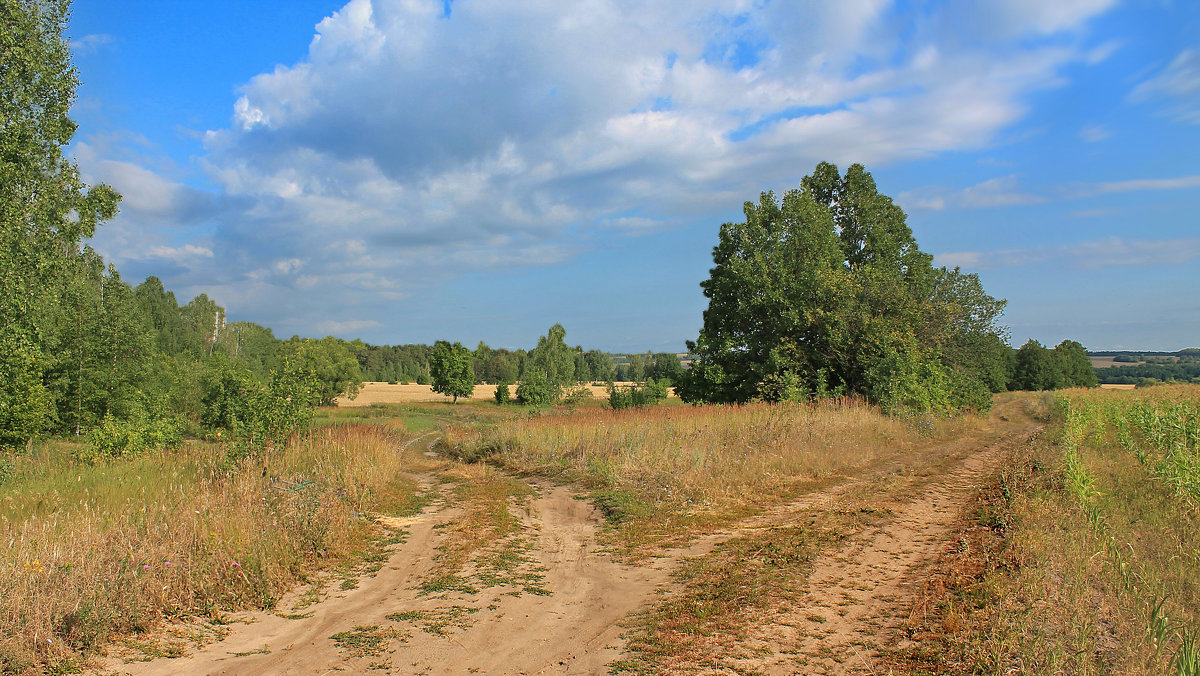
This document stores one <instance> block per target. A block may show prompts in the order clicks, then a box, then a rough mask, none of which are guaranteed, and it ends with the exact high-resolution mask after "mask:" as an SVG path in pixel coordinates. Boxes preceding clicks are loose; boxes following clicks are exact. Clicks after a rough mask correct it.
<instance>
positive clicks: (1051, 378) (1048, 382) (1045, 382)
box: [1013, 338, 1065, 390]
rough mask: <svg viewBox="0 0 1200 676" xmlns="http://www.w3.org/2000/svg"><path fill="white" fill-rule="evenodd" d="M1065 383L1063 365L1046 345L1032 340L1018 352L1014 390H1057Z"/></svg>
mask: <svg viewBox="0 0 1200 676" xmlns="http://www.w3.org/2000/svg"><path fill="white" fill-rule="evenodd" d="M1064 382H1065V378H1064V376H1063V372H1062V363H1061V362H1060V361H1059V360H1058V358H1057V357H1055V355H1054V353H1053V352H1051V351H1050V350H1047V349H1046V347H1045V346H1044V345H1042V344H1041V343H1039V342H1038V341H1036V340H1034V339H1032V338H1030V339H1029V340H1028V341H1027V342H1026V343H1025V344H1024V345H1022V346H1021V348H1020V349H1019V350H1017V358H1016V365H1015V367H1014V369H1013V385H1014V389H1018V390H1057V389H1058V388H1060V387H1062V386H1063V384H1064Z"/></svg>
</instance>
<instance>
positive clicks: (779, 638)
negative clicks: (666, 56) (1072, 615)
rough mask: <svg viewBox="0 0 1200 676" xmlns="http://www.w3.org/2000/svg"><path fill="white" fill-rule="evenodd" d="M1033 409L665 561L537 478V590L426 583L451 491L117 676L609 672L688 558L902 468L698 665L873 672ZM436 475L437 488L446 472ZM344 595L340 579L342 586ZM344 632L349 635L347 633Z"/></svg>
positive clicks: (529, 566)
mask: <svg viewBox="0 0 1200 676" xmlns="http://www.w3.org/2000/svg"><path fill="white" fill-rule="evenodd" d="M1018 406H1019V403H1018V402H1015V401H1008V402H1006V403H1005V404H1003V405H1002V406H1000V407H998V409H997V410H996V411H994V412H993V415H992V418H991V423H990V424H989V426H988V428H987V429H986V430H984V431H983V432H981V433H979V434H978V435H976V437H974V438H973V439H968V440H965V441H964V442H963V443H962V444H960V445H959V446H957V447H956V448H954V449H949V450H948V451H947V452H946V453H942V454H926V455H925V457H924V458H922V459H921V460H920V461H919V462H918V461H916V460H913V461H910V462H909V463H908V464H904V462H902V461H896V463H899V464H896V463H893V464H892V465H883V466H880V467H877V468H874V469H872V470H871V471H867V472H862V473H859V474H858V475H856V476H853V477H844V478H843V479H842V480H840V481H835V482H831V483H830V484H829V485H827V486H825V487H823V488H821V489H820V490H816V491H814V492H811V493H809V494H808V495H806V496H803V497H802V498H800V499H798V500H797V501H795V502H793V503H789V504H786V505H781V506H779V507H777V508H773V509H771V510H768V511H767V512H765V513H764V514H762V515H759V516H757V517H754V518H752V519H748V520H746V521H744V522H742V523H740V524H737V525H736V527H733V528H730V529H728V530H726V531H724V532H721V533H717V534H712V535H709V536H706V537H704V538H701V539H699V540H696V541H693V542H692V543H691V544H690V545H689V546H687V547H686V548H682V549H678V550H675V551H673V552H671V553H668V555H667V556H664V557H660V558H658V559H653V560H650V561H646V562H643V563H641V564H637V565H634V564H630V563H627V562H623V561H620V560H618V559H616V558H615V557H614V556H613V555H612V554H610V553H609V552H607V551H603V550H602V549H601V548H600V546H599V545H598V544H597V534H598V531H599V530H600V528H601V527H602V525H603V523H602V519H601V516H600V514H599V513H598V512H597V511H596V510H595V509H594V508H593V507H592V506H591V505H590V504H589V503H588V502H586V501H583V500H580V499H578V498H577V497H576V496H575V495H574V494H573V493H572V491H571V490H570V489H569V488H568V487H563V486H546V485H535V486H534V488H535V490H536V492H537V495H536V497H534V498H533V499H531V500H529V501H528V502H526V503H524V504H523V505H521V504H515V503H514V504H513V506H512V509H513V510H514V512H516V513H519V514H520V516H521V518H522V523H523V529H524V533H523V540H524V542H525V543H526V549H525V550H524V554H523V557H524V559H523V560H521V561H519V562H517V563H516V564H514V565H516V567H517V569H519V571H523V574H526V575H529V576H530V578H529V579H537V580H538V581H537V583H536V584H535V585H530V586H526V587H524V588H522V587H521V586H520V585H516V586H514V585H513V584H502V583H497V584H494V585H492V586H488V585H475V588H473V589H462V590H447V591H440V592H437V593H430V592H429V590H428V589H424V590H423V589H422V583H423V582H425V581H427V579H428V575H429V573H430V571H431V569H432V568H433V565H434V557H435V556H436V555H437V546H438V543H439V538H440V537H442V534H441V531H442V530H443V528H444V526H445V525H446V524H449V523H451V522H453V521H454V520H455V519H458V518H461V517H462V514H463V513H462V511H461V510H460V509H459V508H457V507H456V506H454V504H453V502H452V501H449V500H445V499H437V500H434V501H433V503H432V504H430V505H429V506H428V507H426V508H425V509H424V510H423V511H422V512H421V513H420V514H418V515H417V516H415V517H410V518H408V519H405V520H399V521H396V520H393V521H391V522H389V523H387V524H386V525H388V526H391V527H403V528H404V530H405V531H406V532H407V537H406V538H405V539H404V541H403V542H402V543H400V544H397V545H395V546H394V547H393V549H392V550H391V553H390V558H389V559H388V560H387V562H386V563H385V564H384V566H383V567H382V569H380V570H379V571H378V572H377V573H375V574H373V575H364V576H362V577H361V578H359V579H358V581H357V587H355V588H352V589H346V590H344V591H343V590H336V591H330V593H329V594H328V595H327V596H326V597H325V598H323V599H322V600H320V601H319V602H317V603H315V604H313V605H311V606H308V607H306V608H303V609H302V610H303V611H302V612H300V611H297V612H294V613H288V612H286V611H285V610H282V609H290V608H293V607H295V605H296V602H297V599H298V598H299V594H300V592H301V591H302V590H298V591H297V594H296V596H295V597H294V598H289V599H284V600H283V601H282V602H281V603H280V604H279V608H280V609H281V610H280V611H279V612H278V613H265V612H263V613H247V614H243V615H240V616H237V617H235V618H234V619H235V622H234V624H232V625H231V626H230V627H228V629H229V631H228V633H227V634H226V635H225V636H224V638H223V639H221V640H219V641H217V642H214V643H210V644H208V645H205V646H203V647H200V648H196V649H194V650H192V651H191V652H190V654H187V655H185V656H182V657H174V658H156V659H151V660H150V661H146V662H128V663H126V662H124V661H123V660H122V659H121V658H122V657H123V658H124V659H130V657H134V658H138V659H144V658H145V656H144V655H132V656H131V655H129V654H125V655H116V654H114V655H112V656H111V657H109V658H108V662H107V663H106V664H105V665H103V668H102V671H103V672H104V673H128V674H139V675H140V674H145V675H151V674H162V675H167V674H329V673H335V672H342V673H381V674H470V673H480V674H603V673H607V671H608V667H607V665H608V664H609V663H611V662H613V661H614V660H617V659H619V658H620V657H621V656H622V652H623V649H624V643H623V641H622V637H621V634H622V632H623V631H625V630H624V629H623V628H622V626H621V622H622V620H624V619H625V618H627V617H629V616H630V615H631V614H632V613H634V612H635V611H637V610H638V609H639V608H643V607H646V606H647V604H649V603H651V602H652V601H654V600H655V599H656V598H657V597H658V596H657V595H658V594H666V593H670V592H671V590H672V589H673V587H674V583H673V582H672V579H671V575H670V573H671V571H672V570H673V569H675V567H676V566H677V565H678V564H679V562H680V561H681V560H682V559H683V558H685V557H691V556H703V555H705V554H706V553H708V552H709V551H711V550H712V548H713V547H714V546H715V545H716V544H717V543H719V542H721V541H723V540H725V539H728V538H730V537H734V536H736V535H739V534H744V533H749V532H751V531H755V530H758V529H762V528H764V527H767V526H770V525H778V524H786V523H788V522H789V520H792V519H797V518H801V515H803V514H805V513H806V512H805V510H810V509H813V508H815V507H818V506H820V505H829V504H833V503H834V502H836V501H838V500H844V499H847V497H848V496H852V495H855V494H856V493H855V491H856V490H859V489H861V488H862V487H863V486H867V485H871V484H872V482H875V483H876V484H878V482H881V481H886V480H888V478H889V477H897V476H899V477H903V479H904V480H903V481H898V482H896V486H897V488H896V489H895V490H893V491H891V492H888V493H886V494H885V495H884V496H883V497H882V498H881V499H882V500H884V501H885V502H887V506H888V516H887V517H886V518H884V519H883V520H882V522H879V523H876V524H874V525H872V526H870V527H868V528H866V529H864V530H863V531H860V532H859V533H858V534H857V535H855V536H854V537H852V538H850V539H849V540H846V541H844V542H842V544H841V545H839V546H837V547H835V548H834V549H832V550H830V551H827V552H823V553H822V555H821V556H820V557H818V560H817V561H816V564H815V568H814V570H813V572H812V574H811V576H810V577H809V579H808V582H807V586H806V587H805V593H804V595H803V597H802V600H801V602H800V603H797V604H795V605H794V606H792V607H788V608H782V609H777V610H776V611H775V612H774V613H773V614H771V615H770V616H769V617H765V618H763V621H762V623H761V624H759V625H758V626H754V627H751V628H750V630H749V631H748V632H747V633H746V635H745V636H743V637H742V638H741V639H740V640H739V641H737V650H735V651H733V652H732V653H731V654H730V655H729V656H728V659H724V660H722V661H721V663H720V665H712V664H709V665H707V666H706V665H696V667H695V669H688V670H687V673H727V674H735V673H756V674H796V673H830V674H840V673H874V668H875V667H876V664H877V659H878V655H879V651H880V648H881V646H885V645H889V644H891V645H895V644H897V642H899V641H901V640H902V635H901V632H899V630H898V629H899V625H900V623H901V620H902V619H903V618H902V617H901V615H902V613H903V612H904V609H905V608H907V607H909V605H910V604H909V600H910V598H911V596H912V594H914V593H916V591H915V588H916V583H917V581H919V580H920V579H921V573H922V567H923V566H925V565H927V564H928V563H929V562H930V561H932V560H933V558H934V557H935V555H936V554H937V552H938V551H939V547H941V546H944V544H945V540H946V538H948V537H950V534H951V532H952V528H953V526H954V524H955V522H956V520H957V519H958V518H959V516H960V510H961V508H962V506H963V505H964V504H966V501H967V500H968V499H969V497H970V496H971V494H972V490H973V487H974V486H976V485H978V483H979V481H980V480H981V479H982V478H983V477H985V476H987V475H988V474H989V473H990V472H992V471H993V470H994V469H995V467H996V464H997V463H998V462H999V459H1000V458H1001V453H1002V450H1003V449H1004V447H1005V446H1007V445H1009V444H1015V443H1023V442H1024V441H1025V440H1026V439H1027V438H1028V437H1029V435H1030V434H1032V433H1033V432H1034V431H1035V430H1036V425H1035V423H1034V422H1033V421H1030V420H1028V419H1026V418H1024V416H1023V415H1021V414H1020V412H1019V409H1018ZM420 479H421V480H422V483H424V484H425V485H427V486H433V487H436V486H437V485H438V482H437V481H436V480H435V478H434V477H432V476H423V477H420ZM331 586H332V587H333V588H334V589H336V585H331ZM334 637H341V638H340V640H337V639H335V638H334Z"/></svg>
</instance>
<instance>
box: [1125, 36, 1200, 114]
mask: <svg viewBox="0 0 1200 676" xmlns="http://www.w3.org/2000/svg"><path fill="white" fill-rule="evenodd" d="M1129 98H1130V100H1132V101H1147V100H1151V99H1159V98H1165V99H1168V100H1169V101H1171V105H1170V110H1171V113H1172V115H1173V116H1174V117H1175V118H1176V119H1177V120H1180V121H1182V122H1190V123H1192V124H1200V48H1192V49H1185V50H1183V51H1181V52H1180V53H1179V55H1178V56H1176V57H1175V59H1174V60H1173V61H1171V63H1170V65H1168V66H1167V67H1166V68H1164V69H1163V70H1162V71H1161V72H1159V73H1158V74H1157V75H1155V76H1153V77H1151V78H1150V79H1148V80H1146V81H1144V82H1142V83H1141V84H1139V85H1138V86H1137V87H1135V88H1134V89H1133V91H1132V92H1130V94H1129Z"/></svg>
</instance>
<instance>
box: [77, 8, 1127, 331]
mask: <svg viewBox="0 0 1200 676" xmlns="http://www.w3.org/2000/svg"><path fill="white" fill-rule="evenodd" d="M1109 4H1111V3H1109V2H1107V1H1106V0H1090V1H1084V0H1076V1H1071V2H1068V1H1065V0H1064V2H1061V3H1046V2H1032V3H1027V2H1010V3H1005V2H999V1H995V2H989V3H986V6H984V7H983V9H982V10H980V11H981V12H982V14H981V15H980V16H985V17H988V18H986V20H982V21H976V22H974V23H970V22H968V23H965V24H964V23H961V22H958V21H957V19H956V17H957V14H956V12H957V11H958V10H946V11H945V12H942V14H943V15H944V16H943V15H938V16H924V15H922V16H918V15H917V14H901V13H898V12H895V11H893V10H892V8H891V5H890V3H889V2H888V1H887V0H856V1H853V2H849V1H847V2H838V3H782V2H775V3H766V4H762V3H752V2H748V1H747V0H698V1H697V2H692V3H687V4H685V5H679V4H678V3H668V2H658V3H655V2H652V3H633V4H629V3H622V2H617V1H615V0H598V1H597V2H591V3H561V2H549V1H548V0H535V1H531V2H521V3H511V2H501V1H498V0H479V1H477V2H470V3H455V4H454V5H452V11H451V13H450V15H449V16H448V17H446V16H443V14H444V12H443V4H442V2H441V0H375V1H374V2H372V1H370V0H353V1H352V2H349V3H348V4H347V5H346V6H344V7H343V8H342V9H341V10H339V11H338V12H336V13H334V14H333V15H332V16H330V17H328V18H326V19H324V20H322V21H321V22H320V23H319V24H318V25H317V27H316V35H315V36H314V37H313V39H312V41H311V43H310V46H309V50H308V53H307V55H306V56H305V58H303V59H302V60H300V61H299V62H297V63H294V64H291V65H285V66H278V67H276V68H275V69H274V70H272V71H270V72H264V73H261V74H259V75H257V76H255V77H253V78H251V79H250V80H249V81H248V82H247V83H246V84H245V85H244V86H243V87H242V88H241V90H240V91H239V92H238V96H237V99H236V101H235V102H233V103H232V110H231V117H230V123H229V126H228V127H227V128H224V129H217V130H211V131H209V132H207V133H206V134H205V135H204V143H205V148H206V151H207V154H206V155H205V156H204V157H202V158H199V160H198V163H199V164H200V166H202V167H203V168H204V170H205V171H206V172H207V174H208V177H209V179H210V180H211V181H212V182H213V183H214V184H215V185H216V186H218V190H217V191H216V194H215V195H209V196H208V199H207V200H204V199H199V198H197V196H196V195H193V194H192V193H189V192H188V191H187V190H185V189H184V186H181V185H179V184H177V183H173V182H172V181H171V180H169V179H166V178H161V177H160V176H155V175H154V174H153V173H151V172H150V171H147V170H141V173H139V167H138V166H135V165H132V164H129V163H125V164H122V163H121V162H119V161H115V160H111V159H110V158H107V157H96V158H93V159H92V160H91V161H89V162H87V163H86V164H87V166H88V167H89V168H90V170H91V171H93V172H94V173H95V174H96V175H97V176H99V177H101V178H103V179H104V180H108V181H110V182H112V183H113V184H114V185H115V186H117V187H118V189H119V190H121V191H122V192H124V193H125V194H126V202H125V207H124V211H123V214H122V216H121V217H120V218H119V219H118V221H120V223H118V224H114V226H110V228H106V230H105V231H104V232H107V231H109V230H110V229H111V230H112V231H113V232H114V233H116V234H114V235H113V236H112V237H113V238H114V239H119V240H121V244H122V246H137V245H138V243H139V239H138V235H139V234H140V235H145V234H146V233H147V232H149V231H150V229H151V226H152V225H153V224H155V223H160V222H163V221H165V220H169V219H171V218H175V217H178V218H179V219H181V222H185V223H188V224H191V225H192V226H194V238H195V239H194V241H193V244H194V245H195V246H204V247H209V248H210V249H211V251H212V253H213V256H212V257H211V258H206V259H205V260H198V259H196V258H195V257H193V259H191V260H189V261H188V262H187V263H185V266H186V268H187V273H186V274H182V273H181V278H183V279H185V280H186V283H194V284H196V285H200V284H201V283H202V282H203V283H206V284H210V285H211V284H212V280H214V279H216V280H221V281H222V283H224V284H227V285H228V286H229V288H234V287H235V286H236V288H239V289H242V288H245V289H247V291H246V292H245V293H242V292H239V293H238V294H236V295H235V296H232V297H230V298H228V299H227V300H226V302H228V303H230V304H231V305H236V306H252V307H254V308H255V310H254V311H255V312H262V313H264V314H269V313H279V314H282V313H290V314H291V315H303V316H310V315H316V314H322V313H324V314H336V315H337V316H338V318H339V319H340V318H341V317H343V316H348V315H350V314H352V313H354V312H357V311H358V310H357V309H356V304H361V305H362V306H367V305H369V304H370V302H371V301H372V299H373V298H375V297H376V296H378V295H385V296H389V297H397V296H401V295H405V294H411V293H414V292H417V291H419V290H421V289H422V288H427V287H428V286H429V285H432V284H438V283H442V282H444V281H446V280H448V279H451V278H453V277H454V276H456V275H458V274H460V273H461V272H462V271H463V270H464V269H470V268H507V267H520V266H534V265H553V264H556V263H560V262H562V261H564V260H567V259H568V258H570V257H571V256H573V255H576V254H577V253H578V252H580V251H582V250H584V249H586V248H588V247H590V246H593V245H594V242H595V241H596V240H597V239H602V238H604V237H617V236H622V235H626V234H631V233H639V232H648V231H652V230H655V229H660V228H663V227H671V226H673V225H675V224H678V223H683V222H686V221H687V220H689V219H690V218H695V217H708V216H709V215H711V214H712V213H713V212H715V211H722V212H724V211H727V210H728V209H729V208H730V205H737V204H739V203H740V202H741V201H742V200H744V199H746V198H747V197H752V196H753V195H755V194H757V192H758V191H759V190H761V189H762V187H763V186H767V185H776V186H787V185H794V184H795V182H796V181H797V180H798V179H799V177H800V176H802V175H804V174H805V173H807V172H808V171H810V170H811V168H812V167H813V165H814V164H815V163H816V162H818V161H820V160H832V161H836V162H839V163H842V164H845V163H849V162H865V163H867V164H868V165H869V166H879V165H882V164H887V163H896V162H902V161H906V160H909V159H914V158H926V157H932V156H935V155H937V154H940V153H952V152H960V151H965V150H974V149H981V148H986V147H988V146H989V145H991V144H993V143H995V142H996V139H997V138H998V137H999V136H1000V135H1001V134H1002V133H1003V132H1004V131H1005V130H1006V129H1007V128H1009V127H1011V125H1013V124H1014V123H1016V122H1018V121H1020V120H1021V119H1023V117H1024V116H1025V115H1026V113H1027V106H1028V104H1027V103H1026V101H1028V100H1029V98H1030V95H1031V94H1032V93H1034V92H1037V91H1040V90H1044V89H1048V88H1053V87H1058V86H1061V84H1062V75H1061V73H1062V72H1063V70H1064V69H1065V68H1066V67H1068V66H1070V65H1072V64H1087V63H1091V62H1094V60H1095V59H1096V58H1097V56H1096V50H1094V49H1089V48H1087V47H1086V46H1084V45H1083V44H1082V41H1075V40H1069V39H1062V34H1063V33H1066V32H1070V31H1074V30H1076V29H1079V28H1080V27H1082V26H1083V25H1085V24H1086V22H1087V21H1088V20H1089V19H1090V18H1091V17H1093V16H1095V15H1096V14H1097V13H1098V12H1101V11H1103V10H1104V9H1105V8H1106V7H1108V6H1109ZM934 14H936V13H934ZM1047 36H1055V37H1054V39H1050V38H1048V37H1047ZM1076 42H1079V44H1075V43H1076ZM898 55H900V56H898ZM81 164H85V163H84V162H83V160H82V159H81ZM127 164H128V166H126V165H127ZM922 199H924V200H926V201H925V206H926V207H927V208H954V207H984V206H1001V205H1009V204H1025V203H1032V202H1033V201H1037V200H1039V199H1042V198H1039V197H1037V196H1031V195H1028V194H1026V193H1024V192H1022V191H1020V190H1019V187H1018V186H1016V179H1015V178H1013V177H1001V178H999V179H995V180H994V181H992V182H985V183H981V184H979V185H977V186H972V187H970V188H967V189H965V190H960V191H958V192H956V193H949V194H945V195H943V194H940V193H938V194H933V193H931V194H930V195H928V196H927V197H924V198H922ZM735 208H736V207H735ZM104 232H102V238H104V237H109V235H107V234H104ZM122 233H124V234H122ZM175 239H176V240H178V239H179V237H176V238H175ZM585 242H586V245H585V244H584V243H585ZM142 245H143V246H160V245H161V246H179V241H171V242H163V241H158V240H156V239H155V238H154V237H147V238H145V240H144V241H143V242H142ZM293 261H302V264H293V263H292V262H293ZM239 284H240V286H239ZM299 288H303V289H306V294H305V295H304V299H303V300H302V301H301V300H296V299H295V296H294V295H289V294H292V292H293V291H294V290H295V289H299ZM348 296H350V297H352V298H353V299H352V300H350V301H347V300H346V299H347V297H348ZM347 321H349V320H347Z"/></svg>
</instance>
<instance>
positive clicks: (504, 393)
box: [493, 382, 512, 404]
mask: <svg viewBox="0 0 1200 676" xmlns="http://www.w3.org/2000/svg"><path fill="white" fill-rule="evenodd" d="M508 385H509V384H508V383H504V382H501V383H496V393H495V394H494V395H493V396H494V397H495V398H496V403H497V404H507V403H508V402H510V401H512V393H511V392H509V391H508Z"/></svg>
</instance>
